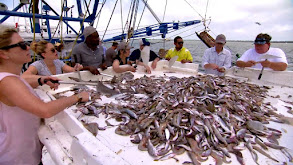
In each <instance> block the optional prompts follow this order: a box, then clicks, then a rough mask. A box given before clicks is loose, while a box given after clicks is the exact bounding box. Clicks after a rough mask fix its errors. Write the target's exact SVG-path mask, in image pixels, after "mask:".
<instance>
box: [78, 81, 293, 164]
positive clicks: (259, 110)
mask: <svg viewBox="0 0 293 165" xmlns="http://www.w3.org/2000/svg"><path fill="white" fill-rule="evenodd" d="M103 83H105V84H106V85H107V86H110V87H111V88H112V89H115V90H116V91H118V92H119V93H120V94H118V95H116V96H112V97H115V99H116V100H117V101H118V104H117V103H109V104H104V105H100V104H96V103H92V104H91V105H87V106H83V107H80V109H79V110H80V111H82V112H83V113H84V114H85V115H96V116H99V114H104V115H106V118H107V119H106V121H105V122H106V123H107V125H108V126H109V127H110V126H114V125H113V124H111V123H110V122H109V121H108V120H109V119H113V118H114V119H116V120H117V121H119V122H120V124H119V125H115V127H117V128H116V130H115V133H117V134H119V135H123V136H130V137H131V142H133V143H135V144H138V149H139V150H142V151H147V152H148V153H149V155H150V156H152V157H154V160H166V159H170V158H173V159H175V160H177V158H176V155H180V154H183V153H184V152H187V154H188V155H189V157H190V159H191V161H186V162H184V164H200V163H201V162H204V161H206V160H207V159H208V158H209V157H212V158H214V159H215V162H216V164H222V163H231V160H229V158H231V155H232V154H234V155H235V156H236V158H237V160H238V162H239V163H240V164H245V162H244V159H243V155H242V152H241V151H242V150H244V149H248V150H249V151H250V153H251V156H252V158H253V160H254V161H255V163H257V164H258V154H262V155H264V156H266V157H267V158H268V159H270V160H272V161H274V162H276V163H281V162H279V160H278V158H277V157H273V156H271V155H270V154H269V153H268V152H267V151H269V150H272V149H273V150H279V151H278V152H282V153H283V154H284V155H285V156H286V157H287V158H288V161H289V162H292V156H291V154H290V151H289V150H288V149H287V148H286V147H284V146H280V145H279V143H278V139H279V138H280V137H281V136H282V132H281V131H280V130H276V129H273V128H270V127H268V126H266V124H268V123H269V122H270V121H274V122H280V123H285V124H286V120H284V119H283V118H282V115H280V114H278V113H277V111H276V109H275V108H274V107H272V106H271V105H270V103H264V102H263V100H264V98H265V97H266V96H267V91H268V89H269V87H266V86H258V85H255V84H249V83H245V82H240V81H238V80H236V79H233V78H224V77H212V76H209V75H197V76H196V77H194V76H191V77H185V78H177V77H167V76H162V77H152V76H151V77H147V76H144V77H141V78H139V79H115V80H112V81H109V82H103ZM138 94H140V95H143V96H144V97H143V98H141V96H140V97H137V95H138ZM119 102H121V103H122V102H127V104H121V103H119ZM86 124H87V128H90V129H89V130H91V132H93V133H94V132H95V133H94V134H96V133H97V131H93V130H94V128H93V127H96V128H97V129H105V128H99V127H98V125H97V124H96V125H90V123H86Z"/></svg>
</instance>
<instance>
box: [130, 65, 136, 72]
mask: <svg viewBox="0 0 293 165" xmlns="http://www.w3.org/2000/svg"><path fill="white" fill-rule="evenodd" d="M128 71H131V72H135V71H136V68H135V67H133V66H129V67H128Z"/></svg>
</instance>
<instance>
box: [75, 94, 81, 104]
mask: <svg viewBox="0 0 293 165" xmlns="http://www.w3.org/2000/svg"><path fill="white" fill-rule="evenodd" d="M76 96H77V102H78V103H80V102H81V101H82V96H81V95H80V94H77V95H76Z"/></svg>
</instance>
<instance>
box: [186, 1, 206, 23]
mask: <svg viewBox="0 0 293 165" xmlns="http://www.w3.org/2000/svg"><path fill="white" fill-rule="evenodd" d="M184 1H185V2H186V3H187V4H188V5H189V6H190V7H191V8H192V9H193V10H194V11H195V12H196V13H197V14H198V15H199V16H200V17H201V18H202V19H204V18H203V17H202V16H201V15H200V14H199V12H197V11H196V10H195V8H194V7H193V6H191V5H190V3H188V2H187V0H184Z"/></svg>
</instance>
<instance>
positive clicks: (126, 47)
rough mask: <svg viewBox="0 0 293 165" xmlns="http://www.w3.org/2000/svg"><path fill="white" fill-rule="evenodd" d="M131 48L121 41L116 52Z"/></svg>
mask: <svg viewBox="0 0 293 165" xmlns="http://www.w3.org/2000/svg"><path fill="white" fill-rule="evenodd" d="M131 48H132V47H131V46H129V45H128V43H126V42H124V41H122V42H120V44H119V45H118V47H117V50H118V51H119V50H121V49H131Z"/></svg>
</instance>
